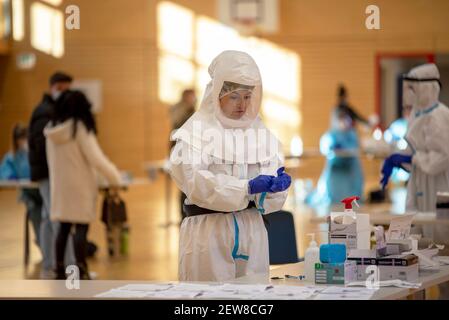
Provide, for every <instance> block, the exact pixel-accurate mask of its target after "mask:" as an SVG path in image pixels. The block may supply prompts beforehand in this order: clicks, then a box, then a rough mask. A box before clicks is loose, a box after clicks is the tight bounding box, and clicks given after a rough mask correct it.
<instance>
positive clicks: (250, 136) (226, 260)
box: [168, 51, 291, 281]
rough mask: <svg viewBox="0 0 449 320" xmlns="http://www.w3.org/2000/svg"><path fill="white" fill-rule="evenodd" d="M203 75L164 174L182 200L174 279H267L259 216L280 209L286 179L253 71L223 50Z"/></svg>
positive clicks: (238, 55) (246, 59) (245, 59)
mask: <svg viewBox="0 0 449 320" xmlns="http://www.w3.org/2000/svg"><path fill="white" fill-rule="evenodd" d="M209 74H210V76H211V78H212V79H211V81H210V82H209V84H208V85H207V87H206V90H205V94H204V97H203V100H202V103H201V105H200V108H199V110H198V111H197V112H196V113H195V114H194V115H193V116H192V117H191V118H190V119H189V120H188V121H187V122H186V123H185V124H184V125H183V126H182V127H181V128H180V129H179V130H177V131H176V133H175V134H174V135H172V140H175V141H176V145H175V147H174V148H173V150H172V153H171V156H170V161H169V167H168V170H169V172H170V174H171V176H172V178H173V179H174V181H175V183H176V184H177V186H178V187H179V188H180V189H181V191H182V192H184V193H185V194H186V196H187V199H186V200H185V202H184V206H183V209H184V211H185V214H186V216H187V218H186V219H184V220H183V222H182V224H181V229H180V240H179V280H181V281H226V280H232V279H235V278H237V277H241V276H244V275H249V274H256V273H258V274H266V275H268V272H269V254H268V237H267V231H266V228H265V225H264V220H263V215H264V214H269V213H272V212H275V211H279V210H280V209H281V208H282V206H283V205H284V202H285V200H286V197H287V189H288V187H289V186H290V183H291V179H290V176H289V175H287V174H286V173H284V172H283V168H282V162H283V155H282V152H281V151H280V146H279V142H278V140H277V139H276V138H275V137H274V136H273V135H272V134H271V133H270V131H269V130H268V129H267V128H266V127H265V125H264V124H263V123H262V121H261V119H260V118H259V116H258V113H259V109H260V103H261V98H262V80H261V76H260V73H259V69H258V67H257V65H256V63H255V61H254V60H253V59H252V58H251V57H250V56H249V55H248V54H246V53H244V52H239V51H224V52H222V53H221V54H220V55H218V56H217V57H216V58H215V59H214V60H213V61H212V63H211V65H210V66H209ZM256 137H257V138H256ZM280 167H281V168H280Z"/></svg>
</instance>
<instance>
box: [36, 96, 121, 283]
mask: <svg viewBox="0 0 449 320" xmlns="http://www.w3.org/2000/svg"><path fill="white" fill-rule="evenodd" d="M44 134H45V136H46V145H47V158H48V167H49V173H50V194H51V197H50V199H51V206H50V210H51V212H50V218H51V219H52V220H53V221H59V222H60V223H61V227H60V229H59V231H58V235H57V238H56V277H57V279H65V266H64V252H65V247H66V243H67V237H68V235H69V233H70V230H71V229H72V227H74V228H75V234H74V246H75V257H76V261H77V265H78V267H79V270H80V279H89V274H88V269H87V263H86V253H87V231H88V227H89V223H90V222H92V221H94V220H95V217H96V197H97V193H98V186H97V177H96V174H95V173H96V171H98V172H99V173H100V174H102V175H103V176H104V177H105V178H106V179H107V180H108V182H109V183H110V184H111V185H115V186H118V185H119V184H120V182H121V178H120V173H119V171H118V170H117V168H116V167H115V166H114V164H112V163H111V162H110V161H109V160H108V159H107V158H106V156H105V155H104V154H103V152H102V150H101V149H100V146H99V145H98V141H97V138H96V134H97V128H96V124H95V119H94V117H93V115H92V113H91V104H90V103H89V101H88V100H87V99H86V97H85V96H84V94H83V93H81V92H79V91H66V92H65V93H63V96H62V97H61V98H60V99H58V101H57V103H56V105H55V108H54V112H53V115H52V120H51V121H50V123H49V124H48V125H47V127H46V128H45V130H44Z"/></svg>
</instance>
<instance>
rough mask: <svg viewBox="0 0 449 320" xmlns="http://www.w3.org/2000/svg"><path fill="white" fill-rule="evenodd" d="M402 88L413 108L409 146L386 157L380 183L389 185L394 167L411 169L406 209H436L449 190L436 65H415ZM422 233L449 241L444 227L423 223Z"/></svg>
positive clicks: (446, 119) (448, 150) (448, 127)
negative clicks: (440, 199)
mask: <svg viewBox="0 0 449 320" xmlns="http://www.w3.org/2000/svg"><path fill="white" fill-rule="evenodd" d="M403 87H404V88H403V92H404V97H403V103H404V107H408V108H410V106H411V107H412V111H411V115H410V117H409V125H408V130H407V133H406V136H405V140H406V141H407V143H408V148H407V150H405V151H404V152H403V153H396V154H393V155H391V156H390V157H388V158H387V159H386V160H385V162H384V164H383V167H382V175H383V177H382V180H381V184H382V187H383V188H385V187H386V186H387V184H388V182H389V178H390V175H391V173H392V171H393V168H395V167H400V168H404V169H406V170H407V171H410V179H409V182H408V184H407V200H406V209H407V211H412V212H417V211H418V212H435V211H436V194H437V192H449V144H448V141H449V109H448V108H447V106H445V105H444V104H443V103H441V102H440V101H439V93H440V89H441V82H440V74H439V71H438V68H437V66H436V65H435V64H433V63H429V64H424V65H421V66H418V67H415V68H413V69H412V70H410V72H409V73H408V74H407V75H405V76H404V77H403ZM423 232H424V236H425V237H428V238H432V239H433V240H434V241H435V242H437V243H439V242H443V243H449V237H448V230H447V228H444V226H424V227H423ZM438 241H439V242H438Z"/></svg>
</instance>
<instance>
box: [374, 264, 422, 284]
mask: <svg viewBox="0 0 449 320" xmlns="http://www.w3.org/2000/svg"><path fill="white" fill-rule="evenodd" d="M378 267H379V275H380V281H384V280H394V279H399V280H404V281H415V280H416V279H418V277H419V264H418V263H415V264H412V265H410V266H378Z"/></svg>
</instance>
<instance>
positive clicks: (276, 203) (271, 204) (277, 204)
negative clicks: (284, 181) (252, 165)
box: [255, 155, 288, 214]
mask: <svg viewBox="0 0 449 320" xmlns="http://www.w3.org/2000/svg"><path fill="white" fill-rule="evenodd" d="M281 158H283V157H282V155H281V156H280V157H276V158H275V159H273V160H271V161H269V162H268V163H265V164H261V167H260V174H266V175H272V176H277V173H276V171H277V169H279V168H280V167H282V166H283V165H284V163H283V161H282V160H281ZM287 195H288V189H287V190H285V191H282V192H276V193H271V192H267V193H265V198H264V199H262V200H263V204H262V203H261V198H262V197H263V193H258V194H256V199H255V202H256V207H257V209H262V208H263V209H264V210H263V214H268V213H272V212H276V211H279V210H281V209H282V207H283V206H284V203H285V200H286V199H287Z"/></svg>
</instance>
